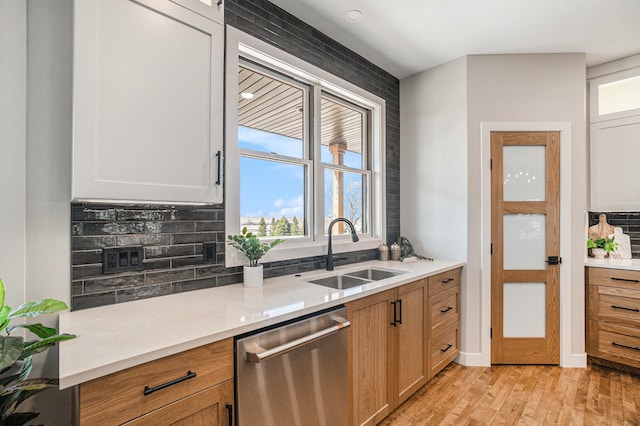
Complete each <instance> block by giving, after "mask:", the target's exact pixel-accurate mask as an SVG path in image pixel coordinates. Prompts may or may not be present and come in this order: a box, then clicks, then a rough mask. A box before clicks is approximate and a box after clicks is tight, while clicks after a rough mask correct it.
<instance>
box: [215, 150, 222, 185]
mask: <svg viewBox="0 0 640 426" xmlns="http://www.w3.org/2000/svg"><path fill="white" fill-rule="evenodd" d="M216 161H217V162H218V179H217V180H216V185H220V172H221V169H220V164H221V163H222V152H220V151H218V152H216Z"/></svg>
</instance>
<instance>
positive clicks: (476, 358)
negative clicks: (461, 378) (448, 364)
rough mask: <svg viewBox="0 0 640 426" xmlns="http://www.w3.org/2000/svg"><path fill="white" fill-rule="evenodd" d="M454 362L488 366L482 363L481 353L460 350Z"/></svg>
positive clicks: (469, 365) (471, 365) (470, 365)
mask: <svg viewBox="0 0 640 426" xmlns="http://www.w3.org/2000/svg"><path fill="white" fill-rule="evenodd" d="M456 362H457V363H458V364H460V365H464V366H466V367H488V365H483V364H482V354H481V353H470V352H460V355H458V358H456Z"/></svg>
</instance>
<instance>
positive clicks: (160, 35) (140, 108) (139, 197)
mask: <svg viewBox="0 0 640 426" xmlns="http://www.w3.org/2000/svg"><path fill="white" fill-rule="evenodd" d="M223 43H224V30H223V27H222V25H220V24H218V23H216V22H214V21H212V20H210V19H207V18H205V17H203V16H202V15H201V14H198V13H194V12H192V11H190V10H188V9H185V8H184V7H182V6H180V5H178V4H176V3H173V2H169V1H166V0H138V1H130V0H80V1H76V3H75V19H74V70H73V72H74V77H73V83H74V93H73V108H74V124H73V126H74V136H73V195H72V198H73V200H94V201H124V202H158V203H216V202H221V201H222V181H221V177H222V170H221V166H222V102H223V95H222V90H223V52H224V50H223V49H224V44H223Z"/></svg>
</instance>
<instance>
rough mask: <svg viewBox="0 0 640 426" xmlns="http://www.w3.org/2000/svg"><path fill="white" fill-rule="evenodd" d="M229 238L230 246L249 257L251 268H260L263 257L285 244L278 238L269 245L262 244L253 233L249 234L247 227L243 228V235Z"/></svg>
mask: <svg viewBox="0 0 640 426" xmlns="http://www.w3.org/2000/svg"><path fill="white" fill-rule="evenodd" d="M227 238H228V239H229V241H228V243H229V244H231V245H232V246H233V247H235V248H236V249H237V250H239V251H240V252H242V253H244V255H245V256H247V259H249V266H251V267H256V266H258V261H259V260H260V258H262V256H264V255H265V254H267V252H268V251H269V250H271V249H272V248H274V247H275V246H277V245H278V244H280V243H283V242H284V240H282V239H279V238H278V239H275V240H273V241H271V242H270V243H269V244H267V243H261V242H260V240H259V239H258V237H256V236H255V235H253V233H251V232H247V227H246V226H245V227H244V228H242V234H239V235H229V236H228V237H227Z"/></svg>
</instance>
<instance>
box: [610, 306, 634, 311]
mask: <svg viewBox="0 0 640 426" xmlns="http://www.w3.org/2000/svg"><path fill="white" fill-rule="evenodd" d="M611 307H612V308H613V309H622V310H624V311H631V312H640V309H638V308H625V307H624V306H616V305H611Z"/></svg>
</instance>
